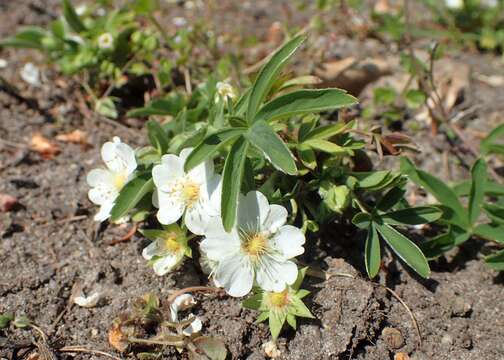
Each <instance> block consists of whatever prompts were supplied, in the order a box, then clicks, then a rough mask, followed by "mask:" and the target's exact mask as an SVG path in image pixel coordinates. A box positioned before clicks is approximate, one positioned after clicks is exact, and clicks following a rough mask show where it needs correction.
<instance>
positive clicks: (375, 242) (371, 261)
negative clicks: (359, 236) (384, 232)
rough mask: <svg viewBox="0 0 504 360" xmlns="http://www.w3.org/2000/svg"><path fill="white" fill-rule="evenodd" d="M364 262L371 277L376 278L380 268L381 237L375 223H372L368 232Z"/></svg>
mask: <svg viewBox="0 0 504 360" xmlns="http://www.w3.org/2000/svg"><path fill="white" fill-rule="evenodd" d="M364 262H365V264H366V271H367V273H368V276H369V278H370V279H372V278H374V277H375V276H376V275H377V274H378V271H379V270H380V263H381V253H380V239H379V237H378V233H377V232H376V228H375V226H374V225H373V224H371V226H370V227H369V230H368V233H367V238H366V245H365V250H364Z"/></svg>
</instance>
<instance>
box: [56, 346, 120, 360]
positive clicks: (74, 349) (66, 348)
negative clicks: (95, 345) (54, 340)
mask: <svg viewBox="0 0 504 360" xmlns="http://www.w3.org/2000/svg"><path fill="white" fill-rule="evenodd" d="M58 351H59V352H69V353H78V352H80V353H87V354H94V355H102V356H106V357H109V358H111V359H115V360H122V359H121V358H120V357H117V356H114V355H112V354H109V353H107V352H105V351H101V350H95V349H87V348H85V347H83V346H79V345H74V346H63V347H62V348H59V349H58Z"/></svg>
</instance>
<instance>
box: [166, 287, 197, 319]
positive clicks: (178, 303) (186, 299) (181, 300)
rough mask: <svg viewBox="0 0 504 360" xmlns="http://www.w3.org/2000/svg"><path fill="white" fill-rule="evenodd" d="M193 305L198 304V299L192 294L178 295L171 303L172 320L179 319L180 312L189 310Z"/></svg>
mask: <svg viewBox="0 0 504 360" xmlns="http://www.w3.org/2000/svg"><path fill="white" fill-rule="evenodd" d="M193 305H196V301H195V300H194V298H193V296H192V295H191V294H182V295H179V296H177V297H176V298H175V300H173V302H172V303H171V304H170V317H171V321H173V322H176V321H178V312H179V311H184V310H187V309H189V308H191V307H192V306H193Z"/></svg>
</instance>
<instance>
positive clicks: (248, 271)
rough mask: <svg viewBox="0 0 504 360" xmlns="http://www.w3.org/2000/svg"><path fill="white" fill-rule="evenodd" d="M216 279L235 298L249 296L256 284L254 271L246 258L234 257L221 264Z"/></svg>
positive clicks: (224, 260)
mask: <svg viewBox="0 0 504 360" xmlns="http://www.w3.org/2000/svg"><path fill="white" fill-rule="evenodd" d="M215 279H216V280H217V281H218V282H219V284H221V285H222V286H223V287H224V288H225V289H226V292H227V293H228V294H229V295H231V296H234V297H241V296H245V295H247V294H248V293H249V292H250V290H252V284H253V283H254V270H253V269H252V266H251V264H250V261H249V259H248V258H247V257H245V256H232V257H228V258H227V259H223V260H222V261H221V262H219V266H218V267H217V271H216V272H215Z"/></svg>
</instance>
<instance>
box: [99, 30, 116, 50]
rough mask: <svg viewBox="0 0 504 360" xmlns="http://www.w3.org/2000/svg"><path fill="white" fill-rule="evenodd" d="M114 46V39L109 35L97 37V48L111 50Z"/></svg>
mask: <svg viewBox="0 0 504 360" xmlns="http://www.w3.org/2000/svg"><path fill="white" fill-rule="evenodd" d="M113 46H114V38H113V36H112V34H111V33H104V34H101V35H100V36H99V37H98V47H99V48H100V49H111V48H112V47H113Z"/></svg>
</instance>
